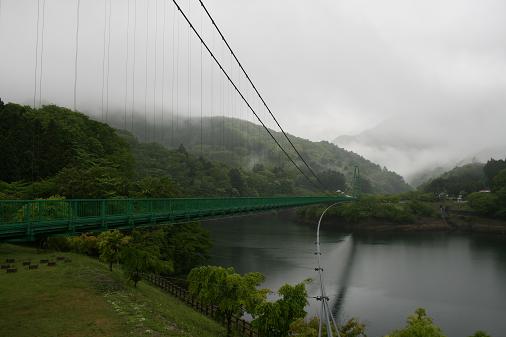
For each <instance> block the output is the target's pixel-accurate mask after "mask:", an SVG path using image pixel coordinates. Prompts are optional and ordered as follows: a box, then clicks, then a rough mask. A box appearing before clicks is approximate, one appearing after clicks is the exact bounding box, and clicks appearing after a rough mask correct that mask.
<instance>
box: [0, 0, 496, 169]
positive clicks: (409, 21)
mask: <svg viewBox="0 0 506 337" xmlns="http://www.w3.org/2000/svg"><path fill="white" fill-rule="evenodd" d="M178 3H180V4H181V6H182V7H183V9H184V10H185V11H186V12H187V13H188V16H189V18H190V19H191V20H192V21H193V22H194V23H195V24H196V27H197V28H198V29H199V30H200V29H202V36H203V38H204V39H205V40H206V41H207V42H208V43H209V45H210V48H211V49H212V50H213V51H214V52H215V53H216V54H217V57H218V59H219V60H221V62H222V63H223V64H224V66H225V67H226V69H227V70H228V71H229V72H230V73H231V74H233V77H234V79H235V80H237V81H238V82H239V84H240V85H239V86H240V87H241V88H243V90H245V92H246V96H247V97H248V99H249V100H250V101H251V103H252V106H254V107H256V108H257V109H258V113H259V115H260V116H261V117H262V118H263V119H264V120H265V121H266V124H267V125H268V126H269V127H272V128H276V125H275V124H274V122H273V121H272V119H271V118H270V116H269V114H268V113H267V111H266V109H263V108H262V104H261V103H260V102H259V100H258V99H255V98H254V95H252V90H251V88H249V89H247V88H245V83H246V80H245V79H244V78H243V79H242V80H240V79H237V76H238V74H239V69H238V67H237V66H232V64H233V63H232V62H231V58H230V55H228V54H226V53H225V52H224V50H226V49H225V47H224V45H223V43H222V41H221V39H220V38H219V36H218V35H217V33H216V32H214V33H213V29H212V25H211V23H210V21H209V20H208V19H207V18H206V17H205V14H203V13H202V11H201V7H200V3H199V2H198V1H193V0H192V1H188V2H186V1H178ZM205 3H206V5H207V6H208V8H209V9H210V11H211V13H212V14H213V16H214V18H215V19H216V22H217V23H218V24H219V26H220V27H221V29H222V31H223V32H224V34H225V36H226V37H227V39H228V40H229V42H230V44H231V45H232V47H233V49H234V50H235V52H236V54H237V56H238V57H239V59H240V60H241V62H242V63H243V65H244V67H245V68H246V69H247V71H248V72H249V74H250V75H251V78H252V79H253V81H254V82H255V83H256V86H257V87H258V88H259V89H260V91H261V93H262V95H263V96H264V98H265V100H266V101H267V102H268V103H269V105H270V107H271V109H272V111H273V112H274V113H275V114H276V116H277V118H278V120H279V121H280V122H281V124H282V125H283V126H285V129H286V131H287V132H289V133H290V134H294V135H297V136H300V137H304V138H308V139H311V140H315V141H318V140H329V141H332V140H334V139H335V138H336V137H338V136H342V135H354V136H353V137H351V138H350V137H339V138H338V139H337V143H338V144H339V145H341V146H344V147H345V148H347V149H349V150H353V151H356V152H358V153H359V154H362V155H364V156H365V157H367V158H369V159H371V160H373V161H376V162H378V163H380V164H382V165H385V166H387V168H388V169H391V170H396V171H398V172H399V173H401V174H403V175H404V176H406V177H407V178H408V179H411V178H412V177H413V176H414V175H416V174H417V172H419V171H421V170H425V169H430V168H434V167H437V166H444V167H446V166H448V167H451V166H453V165H454V164H455V163H457V162H460V161H470V160H472V159H473V158H474V157H476V158H477V159H479V160H485V159H487V158H488V157H490V156H498V157H504V156H506V153H505V150H504V149H506V139H505V137H506V136H505V132H504V126H505V125H506V43H505V41H506V20H505V19H504V17H505V15H504V13H506V1H504V0H482V1H476V0H426V1H406V0H385V1H375V0H357V1H342V0H337V1H336V0H322V1H317V2H314V1H302V0H280V1H270V0H257V1H247V0H219V1H218V0H208V1H205ZM0 4H1V7H0V46H3V48H2V53H1V54H0V97H2V98H3V99H4V101H7V102H8V101H12V102H19V103H27V104H32V102H34V101H35V102H36V101H39V102H41V103H42V104H44V103H55V104H59V105H64V106H69V107H71V106H72V104H73V88H74V83H75V82H74V74H75V73H76V74H78V77H79V80H78V82H77V83H76V91H77V97H76V105H77V108H78V109H80V110H81V111H85V112H87V113H88V114H90V115H95V116H99V115H100V114H102V115H103V111H104V110H106V111H109V110H110V111H123V110H124V111H126V112H127V113H130V112H131V111H140V112H141V114H143V113H142V112H144V114H143V115H146V114H147V115H148V116H151V117H150V118H152V119H153V122H154V120H155V119H156V118H159V116H160V115H162V114H163V110H164V109H165V113H168V109H169V108H170V109H173V110H175V112H176V113H180V114H185V115H186V114H188V115H191V114H192V113H193V114H194V115H195V114H200V111H201V108H200V107H201V106H203V110H204V111H203V114H204V115H206V116H213V115H219V114H222V110H223V109H222V108H220V104H219V102H223V98H220V96H219V93H220V92H222V91H220V90H218V88H221V86H223V84H222V83H223V79H222V77H219V76H218V74H219V70H217V69H216V66H215V65H214V64H213V63H212V61H211V60H210V58H209V57H208V56H207V54H206V53H205V52H204V60H203V65H202V67H203V70H202V69H201V60H200V45H199V42H198V41H197V39H196V38H195V37H194V36H192V35H191V34H190V31H189V28H188V27H187V26H186V23H185V22H184V20H183V19H182V18H181V15H180V14H179V13H177V12H176V11H175V7H174V5H173V3H172V2H170V1H163V0H139V1H136V2H133V1H124V0H110V1H104V0H88V1H84V2H83V1H82V2H81V16H80V18H81V20H80V21H81V26H80V31H79V36H80V41H79V51H80V53H79V57H78V58H77V60H78V62H79V64H78V67H77V71H76V72H75V69H74V62H75V60H76V58H75V49H76V40H75V37H76V27H75V26H76V25H75V22H76V20H75V19H76V4H77V1H69V0H52V1H47V2H40V1H39V2H38V1H35V0H20V1H14V0H0ZM40 4H43V8H42V10H40V11H39V9H40V8H39V7H38V5H40ZM38 13H44V15H45V20H42V19H41V20H40V23H39V26H40V27H39V29H37V23H38V22H39V20H37V15H38ZM107 18H109V20H108V19H107ZM108 22H109V23H108ZM43 23H44V28H43V29H42V26H43ZM133 23H135V25H134V24H133ZM164 23H165V24H164ZM108 25H110V29H108ZM42 32H45V35H44V38H43V39H42ZM106 33H107V34H106ZM37 37H38V38H37ZM42 42H43V43H44V47H43V48H42ZM37 43H38V44H37ZM106 45H107V48H106ZM37 46H38V47H37ZM174 61H175V62H176V66H175V67H174V65H173V64H174ZM202 72H203V75H201V73H202ZM178 76H179V77H178ZM201 76H203V77H202V78H203V81H204V85H203V89H202V91H203V92H202V94H199V93H200V92H201V85H200V83H201V82H200V81H201ZM174 78H176V81H175V84H174ZM229 89H230V88H228V89H227V90H229ZM229 91H230V92H231V90H229ZM213 95H214V97H213ZM36 98H37V99H36ZM236 98H237V97H236ZM125 101H126V103H125ZM225 101H226V100H225ZM202 102H203V103H202ZM213 102H214V103H213ZM164 104H165V107H164ZM213 104H214V106H213ZM104 107H105V108H104ZM146 110H147V113H146ZM230 110H231V108H230V109H229V111H225V114H228V115H230V114H232V112H231V111H230ZM236 110H239V112H240V114H241V115H240V116H239V117H241V118H247V119H249V120H250V121H254V118H253V117H252V114H251V113H247V111H246V108H245V107H244V105H243V106H240V105H238V108H237V109H236ZM234 112H235V113H236V115H238V113H237V111H234Z"/></svg>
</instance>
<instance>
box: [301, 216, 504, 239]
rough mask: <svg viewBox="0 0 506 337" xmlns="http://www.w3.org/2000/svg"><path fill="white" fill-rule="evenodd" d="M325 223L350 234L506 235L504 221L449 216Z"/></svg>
mask: <svg viewBox="0 0 506 337" xmlns="http://www.w3.org/2000/svg"><path fill="white" fill-rule="evenodd" d="M297 221H298V222H301V223H305V224H311V225H312V224H314V221H316V220H311V221H310V220H308V219H301V218H298V219H297ZM326 222H327V224H328V225H329V226H332V227H333V228H337V229H342V230H346V231H351V232H457V233H483V234H495V235H506V221H500V220H495V219H488V218H481V217H474V216H473V217H468V216H461V215H460V216H450V217H448V218H447V221H446V222H445V221H444V220H442V219H435V218H421V219H418V220H417V221H416V222H415V223H405V224H399V223H391V222H390V223H389V222H386V221H381V220H375V219H369V220H367V221H363V222H359V223H346V222H344V221H343V220H341V219H336V218H332V217H329V218H327V219H326Z"/></svg>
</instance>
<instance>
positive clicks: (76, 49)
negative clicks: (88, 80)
mask: <svg viewBox="0 0 506 337" xmlns="http://www.w3.org/2000/svg"><path fill="white" fill-rule="evenodd" d="M76 16H77V22H76V48H75V51H76V53H75V59H74V111H77V61H78V56H79V19H80V17H81V0H77V13H76Z"/></svg>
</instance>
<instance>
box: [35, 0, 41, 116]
mask: <svg viewBox="0 0 506 337" xmlns="http://www.w3.org/2000/svg"><path fill="white" fill-rule="evenodd" d="M39 22H40V0H37V29H36V33H37V37H36V39H35V70H34V73H33V108H34V109H35V106H36V105H35V103H36V99H37V72H38V67H39Z"/></svg>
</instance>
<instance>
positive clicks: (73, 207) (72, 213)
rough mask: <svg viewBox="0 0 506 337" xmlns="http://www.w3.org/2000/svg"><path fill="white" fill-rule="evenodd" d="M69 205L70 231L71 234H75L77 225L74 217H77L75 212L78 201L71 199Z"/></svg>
mask: <svg viewBox="0 0 506 337" xmlns="http://www.w3.org/2000/svg"><path fill="white" fill-rule="evenodd" d="M67 206H68V207H69V213H70V214H69V216H68V219H69V232H70V233H71V234H75V233H76V225H75V222H74V218H75V213H76V203H75V201H74V200H71V201H70V203H69V205H67Z"/></svg>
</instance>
